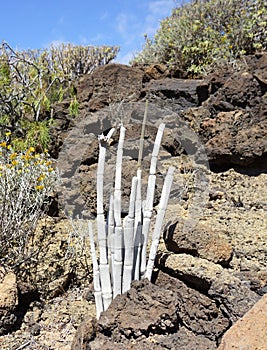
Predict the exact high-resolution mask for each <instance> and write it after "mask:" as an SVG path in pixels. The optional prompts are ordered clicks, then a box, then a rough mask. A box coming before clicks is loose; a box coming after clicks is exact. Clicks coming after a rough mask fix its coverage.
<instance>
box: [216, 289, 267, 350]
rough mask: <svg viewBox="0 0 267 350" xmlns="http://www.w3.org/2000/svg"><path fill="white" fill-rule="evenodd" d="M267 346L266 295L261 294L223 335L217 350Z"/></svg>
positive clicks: (261, 349)
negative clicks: (249, 308)
mask: <svg viewBox="0 0 267 350" xmlns="http://www.w3.org/2000/svg"><path fill="white" fill-rule="evenodd" d="M266 348H267V295H265V296H263V297H262V298H261V299H260V300H259V301H258V302H257V303H256V304H255V305H254V306H253V307H252V309H251V310H249V311H248V312H247V313H246V314H245V315H244V316H243V317H242V318H241V319H240V320H238V321H237V322H236V323H235V324H234V325H233V326H232V327H231V328H230V329H229V330H228V331H227V332H226V333H225V335H224V336H223V338H222V342H221V344H220V346H219V348H218V350H240V349H249V350H250V349H251V350H263V349H266Z"/></svg>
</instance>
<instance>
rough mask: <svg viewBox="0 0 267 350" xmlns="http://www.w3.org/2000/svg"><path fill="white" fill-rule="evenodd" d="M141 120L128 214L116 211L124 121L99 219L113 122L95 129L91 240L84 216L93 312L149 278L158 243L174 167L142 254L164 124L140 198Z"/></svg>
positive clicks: (102, 308) (149, 218)
mask: <svg viewBox="0 0 267 350" xmlns="http://www.w3.org/2000/svg"><path fill="white" fill-rule="evenodd" d="M144 125H145V117H144V121H143V127H142V134H141V138H140V148H139V157H138V169H137V174H136V176H134V177H133V178H132V184H131V194H130V199H129V210H128V215H127V216H126V217H124V218H123V219H122V215H121V191H122V190H121V176H122V175H121V174H122V157H123V143H124V138H125V127H124V126H123V125H121V127H120V137H119V142H118V149H117V159H116V172H115V186H114V190H113V192H112V194H111V195H110V200H109V207H108V215H107V218H106V219H105V215H104V205H103V187H104V185H103V183H104V166H105V157H106V150H107V147H108V144H109V140H110V138H111V136H112V134H113V132H114V130H115V129H114V128H113V129H111V130H110V131H109V133H108V134H107V135H105V136H104V135H103V134H102V135H100V136H99V137H98V140H99V158H98V168H97V218H96V228H97V241H98V251H97V250H96V245H95V241H94V234H93V224H92V222H89V236H90V249H91V256H92V261H93V279H94V295H95V303H96V314H97V318H99V317H100V314H101V312H102V311H105V310H106V309H107V308H108V306H109V305H110V303H111V301H112V299H114V298H115V297H116V296H117V295H119V294H121V293H125V292H126V291H128V290H129V289H130V287H131V282H132V281H134V280H140V279H143V278H147V279H149V280H151V276H152V272H153V268H154V261H155V257H156V253H157V249H158V245H159V240H160V234H161V227H162V225H163V219H164V215H165V212H166V208H167V204H168V200H169V196H170V191H171V186H172V182H173V174H174V167H170V168H169V169H168V172H167V174H166V176H165V180H164V184H163V188H162V192H161V197H160V202H159V205H158V209H157V215H156V219H155V226H154V229H153V232H152V236H151V245H150V251H149V256H148V258H147V246H148V236H149V231H150V226H151V225H150V223H151V217H152V213H153V201H154V192H155V186H156V165H157V160H158V154H159V149H160V144H161V140H162V136H163V132H164V128H165V125H164V124H160V126H159V128H158V132H157V136H156V139H155V142H154V147H153V152H152V155H151V163H150V170H149V176H148V184H147V194H146V198H145V199H144V200H142V195H141V187H142V170H141V164H140V163H141V158H142V150H143V142H144V137H143V136H144Z"/></svg>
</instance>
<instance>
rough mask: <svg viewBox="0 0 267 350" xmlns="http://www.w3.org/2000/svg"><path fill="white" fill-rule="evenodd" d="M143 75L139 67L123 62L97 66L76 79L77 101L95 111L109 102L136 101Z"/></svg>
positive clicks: (143, 78)
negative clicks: (89, 72) (91, 72)
mask: <svg viewBox="0 0 267 350" xmlns="http://www.w3.org/2000/svg"><path fill="white" fill-rule="evenodd" d="M145 77H146V75H145V73H144V72H143V71H142V70H141V69H138V68H133V67H129V66H126V65H123V64H115V63H113V64H108V65H105V66H102V67H99V68H97V69H95V71H94V72H93V74H91V75H85V76H83V77H82V78H81V79H80V80H79V81H78V83H77V98H78V102H79V103H80V104H83V105H84V106H87V107H89V109H90V110H91V111H97V110H99V109H101V108H103V107H106V106H107V105H109V104H110V103H116V102H121V101H125V102H126V101H137V99H138V98H139V96H140V92H141V89H142V86H143V82H144V80H145V79H146V78H145Z"/></svg>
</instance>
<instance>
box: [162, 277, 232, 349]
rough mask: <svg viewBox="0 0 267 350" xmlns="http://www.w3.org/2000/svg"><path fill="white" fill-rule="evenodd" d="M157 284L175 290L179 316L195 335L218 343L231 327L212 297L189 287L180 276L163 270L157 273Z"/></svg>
mask: <svg viewBox="0 0 267 350" xmlns="http://www.w3.org/2000/svg"><path fill="white" fill-rule="evenodd" d="M155 284H156V285H158V286H160V287H161V288H165V289H166V290H171V291H173V293H174V294H175V296H176V298H177V304H176V308H177V314H178V318H179V320H180V322H181V323H182V324H183V326H184V327H185V328H186V329H187V330H188V331H189V332H192V333H193V334H194V335H197V336H201V337H204V338H206V339H209V340H211V341H214V342H215V343H216V342H217V341H218V340H219V339H220V337H221V335H222V334H223V333H224V332H225V331H226V330H227V329H228V328H229V325H230V321H229V319H228V318H227V317H226V315H225V314H224V313H223V312H222V310H221V309H220V307H219V305H217V303H216V301H215V300H212V298H211V297H209V296H207V295H205V294H203V293H201V292H199V291H197V290H196V289H194V288H190V287H188V286H187V285H186V284H185V283H184V282H182V281H181V280H179V279H178V278H175V277H171V276H170V275H168V274H166V273H164V272H163V271H159V273H158V274H157V277H156V281H155ZM179 332H180V329H179Z"/></svg>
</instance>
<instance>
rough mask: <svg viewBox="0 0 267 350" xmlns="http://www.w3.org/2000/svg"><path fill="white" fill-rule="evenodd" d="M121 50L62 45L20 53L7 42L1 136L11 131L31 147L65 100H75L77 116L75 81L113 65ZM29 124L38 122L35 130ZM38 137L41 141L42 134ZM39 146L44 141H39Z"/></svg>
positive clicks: (2, 58)
mask: <svg viewBox="0 0 267 350" xmlns="http://www.w3.org/2000/svg"><path fill="white" fill-rule="evenodd" d="M118 50H119V48H118V47H109V46H108V47H106V46H103V47H93V46H79V45H72V44H62V45H60V46H51V47H50V48H49V49H46V50H27V51H16V50H14V49H13V48H12V47H11V46H10V45H9V44H8V43H6V42H3V43H2V45H0V136H1V133H2V137H3V135H4V134H5V132H7V131H8V130H11V131H12V137H16V138H17V137H19V135H20V137H21V138H22V139H24V140H26V144H25V147H27V146H28V144H29V142H28V141H27V138H28V137H29V138H31V136H32V134H34V133H35V130H36V129H38V128H39V129H40V130H43V129H44V126H45V124H40V125H38V123H40V122H41V123H42V122H46V121H47V120H48V119H51V116H52V112H53V108H52V107H53V104H54V103H56V102H61V101H62V99H63V97H68V98H70V99H71V103H70V105H71V106H70V113H71V115H77V113H78V105H77V99H76V95H75V94H74V93H73V91H75V89H73V82H74V80H75V79H77V77H79V76H80V75H83V74H90V73H91V72H92V71H93V70H94V69H95V68H96V67H98V66H100V65H104V64H107V63H109V62H110V61H111V60H112V59H113V58H114V57H116V55H117V53H118ZM27 121H33V122H35V124H34V125H33V126H32V127H33V130H31V125H30V124H29V123H27ZM25 125H26V126H27V127H26V128H25ZM35 134H36V136H37V137H38V136H41V135H42V132H39V133H35ZM21 141H22V140H21ZM38 143H40V144H42V143H43V141H42V140H40V139H38V138H37V139H36V144H38Z"/></svg>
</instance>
